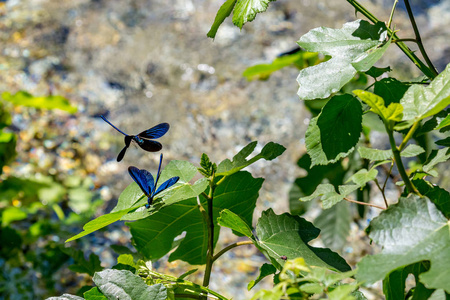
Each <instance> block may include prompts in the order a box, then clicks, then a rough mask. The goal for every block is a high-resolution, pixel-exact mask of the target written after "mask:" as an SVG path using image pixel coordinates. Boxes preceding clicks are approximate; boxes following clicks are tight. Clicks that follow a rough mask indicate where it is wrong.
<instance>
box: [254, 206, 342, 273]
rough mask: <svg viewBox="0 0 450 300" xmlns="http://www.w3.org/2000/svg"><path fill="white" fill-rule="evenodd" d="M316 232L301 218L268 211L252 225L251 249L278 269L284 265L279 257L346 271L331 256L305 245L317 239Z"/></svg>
mask: <svg viewBox="0 0 450 300" xmlns="http://www.w3.org/2000/svg"><path fill="white" fill-rule="evenodd" d="M319 232H320V230H319V229H317V228H316V227H314V226H313V225H312V224H311V223H310V222H308V221H306V220H305V219H303V218H300V217H298V216H292V215H289V214H287V213H284V214H282V215H276V214H275V213H274V212H273V210H272V209H268V210H266V211H264V212H263V213H262V215H261V217H260V218H259V220H258V223H257V225H256V234H257V236H258V238H259V240H258V241H257V243H256V244H255V245H256V246H257V247H258V249H260V251H262V252H263V253H264V255H265V256H266V257H267V258H268V259H269V260H270V261H271V263H272V264H273V265H274V266H275V267H277V268H278V269H281V265H283V264H284V262H285V261H284V260H283V259H282V258H281V257H282V256H286V257H287V258H288V259H292V258H296V257H303V258H304V260H305V262H306V263H307V264H308V265H312V266H319V267H324V268H328V269H331V270H336V271H342V272H344V271H349V270H350V267H349V266H348V264H347V263H346V262H345V260H344V259H343V258H342V257H340V256H339V255H338V254H336V253H335V252H333V251H331V250H330V249H326V248H316V247H311V246H309V245H308V242H310V241H311V240H313V239H315V238H317V236H318V235H319Z"/></svg>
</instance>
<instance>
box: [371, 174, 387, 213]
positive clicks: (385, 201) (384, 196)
mask: <svg viewBox="0 0 450 300" xmlns="http://www.w3.org/2000/svg"><path fill="white" fill-rule="evenodd" d="M386 178H388V177H386ZM374 181H375V184H376V185H377V187H378V189H379V190H380V192H381V195H382V196H383V200H384V204H385V205H386V207H389V205H388V203H387V199H386V195H385V194H384V188H381V186H380V184H379V183H378V180H377V179H376V178H375V180H374Z"/></svg>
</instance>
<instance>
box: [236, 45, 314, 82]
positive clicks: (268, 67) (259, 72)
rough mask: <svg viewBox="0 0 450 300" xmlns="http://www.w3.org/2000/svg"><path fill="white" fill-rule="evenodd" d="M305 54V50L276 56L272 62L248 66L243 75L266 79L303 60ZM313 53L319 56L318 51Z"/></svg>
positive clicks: (250, 77) (249, 78)
mask: <svg viewBox="0 0 450 300" xmlns="http://www.w3.org/2000/svg"><path fill="white" fill-rule="evenodd" d="M304 54H305V53H303V52H297V53H294V54H291V55H284V56H280V57H277V58H275V59H274V60H273V61H272V63H270V64H259V65H254V66H251V67H248V68H247V69H245V71H244V73H242V76H244V77H246V78H247V80H255V79H259V80H266V79H268V78H269V76H270V75H271V74H272V73H273V72H275V71H278V70H280V69H282V68H284V67H287V66H290V65H292V64H294V63H295V62H298V61H300V60H303V56H304ZM313 55H315V56H317V53H314V54H313Z"/></svg>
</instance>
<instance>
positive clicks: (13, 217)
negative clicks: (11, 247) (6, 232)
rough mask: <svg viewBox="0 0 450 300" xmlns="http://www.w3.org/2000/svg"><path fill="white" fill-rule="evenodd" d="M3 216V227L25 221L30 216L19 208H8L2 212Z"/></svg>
mask: <svg viewBox="0 0 450 300" xmlns="http://www.w3.org/2000/svg"><path fill="white" fill-rule="evenodd" d="M0 212H1V215H2V227H6V226H9V224H11V223H12V222H14V221H20V220H23V219H25V218H26V217H27V216H28V214H27V213H26V212H25V211H23V210H22V209H20V208H18V207H14V206H11V207H7V208H5V209H3V210H1V211H0Z"/></svg>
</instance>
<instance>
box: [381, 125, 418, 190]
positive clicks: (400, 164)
mask: <svg viewBox="0 0 450 300" xmlns="http://www.w3.org/2000/svg"><path fill="white" fill-rule="evenodd" d="M386 131H387V133H388V135H389V143H390V144H391V149H392V153H393V154H394V161H395V164H396V165H397V169H398V172H399V174H400V176H401V177H402V180H403V182H404V183H405V186H406V188H407V189H408V191H409V192H410V193H414V194H417V193H418V192H417V189H416V188H415V186H414V185H413V184H412V182H411V180H409V177H408V174H406V170H405V166H404V165H403V162H402V158H401V156H400V150H399V149H398V148H397V146H396V145H395V139H394V132H393V131H392V130H390V129H389V128H387V126H386Z"/></svg>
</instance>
